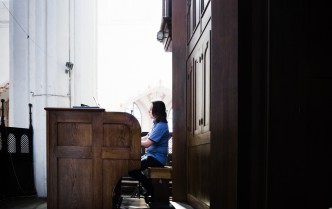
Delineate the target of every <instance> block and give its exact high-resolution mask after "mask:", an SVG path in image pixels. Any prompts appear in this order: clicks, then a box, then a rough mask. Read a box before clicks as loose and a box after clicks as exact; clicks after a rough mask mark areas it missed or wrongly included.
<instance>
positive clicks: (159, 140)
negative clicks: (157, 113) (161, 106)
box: [145, 120, 170, 165]
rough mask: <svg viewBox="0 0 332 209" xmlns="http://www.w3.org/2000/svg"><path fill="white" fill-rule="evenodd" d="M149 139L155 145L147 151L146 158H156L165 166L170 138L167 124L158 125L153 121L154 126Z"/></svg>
mask: <svg viewBox="0 0 332 209" xmlns="http://www.w3.org/2000/svg"><path fill="white" fill-rule="evenodd" d="M148 138H149V139H150V140H152V141H153V142H154V143H153V144H152V145H151V146H150V147H148V148H147V149H146V154H145V155H146V156H151V157H154V158H156V159H157V160H158V161H159V162H161V163H162V164H163V165H166V163H167V154H168V140H169V138H170V136H169V131H168V124H167V122H159V123H157V122H156V121H155V120H154V121H153V126H152V129H151V131H150V132H149V134H148Z"/></svg>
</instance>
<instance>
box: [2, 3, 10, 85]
mask: <svg viewBox="0 0 332 209" xmlns="http://www.w3.org/2000/svg"><path fill="white" fill-rule="evenodd" d="M3 2H4V4H5V5H6V6H8V2H7V1H3ZM8 81H9V12H8V10H7V9H6V7H5V6H4V5H3V4H0V85H1V84H3V83H5V82H8Z"/></svg>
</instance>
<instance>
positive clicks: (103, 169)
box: [45, 108, 141, 209]
mask: <svg viewBox="0 0 332 209" xmlns="http://www.w3.org/2000/svg"><path fill="white" fill-rule="evenodd" d="M45 110H46V112H47V127H46V128H47V133H46V134H47V208H48V209H60V208H66V209H71V208H80V209H91V208H104V209H106V208H108V209H109V208H113V206H114V205H113V204H114V203H113V198H114V192H113V190H114V188H115V187H116V184H117V182H118V181H119V180H120V179H121V177H122V176H125V175H127V173H128V171H129V170H131V169H137V168H140V155H141V153H140V138H141V128H140V125H139V123H138V121H137V120H136V118H135V117H134V116H132V115H130V114H128V113H122V112H106V111H105V110H104V109H100V108H45Z"/></svg>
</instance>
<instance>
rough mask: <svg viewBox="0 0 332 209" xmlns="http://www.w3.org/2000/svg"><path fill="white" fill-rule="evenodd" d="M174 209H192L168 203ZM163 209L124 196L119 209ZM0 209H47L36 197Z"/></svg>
mask: <svg viewBox="0 0 332 209" xmlns="http://www.w3.org/2000/svg"><path fill="white" fill-rule="evenodd" d="M170 203H171V205H172V206H173V207H174V208H175V209H192V207H190V206H189V205H186V204H183V203H177V202H172V201H171V202H170ZM130 208H132V209H133V208H135V209H152V208H156V209H165V208H167V207H165V206H161V207H149V206H148V205H147V204H146V203H145V201H144V198H137V197H128V196H124V197H123V199H122V202H121V206H120V209H130ZM0 209H47V202H46V199H45V198H38V197H16V198H8V199H5V200H1V201H0Z"/></svg>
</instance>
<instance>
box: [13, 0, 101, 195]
mask: <svg viewBox="0 0 332 209" xmlns="http://www.w3.org/2000/svg"><path fill="white" fill-rule="evenodd" d="M95 4H96V3H95V1H94V0H57V1H54V0H30V1H21V0H11V1H10V10H11V11H12V14H13V15H14V17H15V20H14V18H11V19H10V52H11V53H10V83H11V87H10V96H9V97H10V113H9V117H10V126H15V127H22V128H27V127H28V125H29V124H28V122H29V118H28V116H29V115H28V103H32V105H33V108H32V112H33V115H32V117H33V118H32V119H33V127H34V166H35V186H36V189H37V192H38V195H39V196H47V191H46V182H47V179H46V118H45V116H46V112H45V110H44V108H45V107H70V106H73V105H80V104H81V103H86V104H92V103H93V96H95V95H96V83H97V80H96V77H97V76H96V74H97V71H96V50H95V48H96V38H95V36H96V35H95V30H94V28H95V27H96V23H95V19H96V18H95V16H96V9H95V8H96V6H95ZM68 61H70V62H72V63H74V68H73V71H72V73H71V74H70V75H71V77H69V73H66V72H65V69H66V67H65V64H66V62H68Z"/></svg>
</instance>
